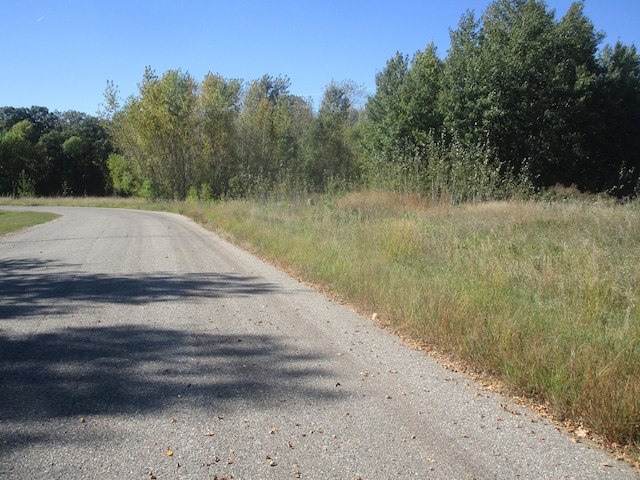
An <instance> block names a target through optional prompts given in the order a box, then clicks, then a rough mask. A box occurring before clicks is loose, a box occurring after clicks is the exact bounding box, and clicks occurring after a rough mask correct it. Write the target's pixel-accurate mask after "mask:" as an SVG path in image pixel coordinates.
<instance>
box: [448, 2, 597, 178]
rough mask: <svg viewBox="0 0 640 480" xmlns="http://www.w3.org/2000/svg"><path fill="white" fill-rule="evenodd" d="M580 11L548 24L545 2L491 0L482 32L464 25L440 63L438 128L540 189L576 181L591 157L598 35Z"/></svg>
mask: <svg viewBox="0 0 640 480" xmlns="http://www.w3.org/2000/svg"><path fill="white" fill-rule="evenodd" d="M583 8H584V5H583V3H582V2H577V3H574V4H572V6H571V7H570V8H569V10H568V12H567V14H566V15H565V16H564V17H563V18H562V19H561V20H560V21H557V20H555V12H554V11H550V10H549V9H548V8H547V5H546V3H545V2H543V1H538V0H496V1H494V2H492V3H491V4H490V5H489V7H488V8H487V10H486V12H485V13H484V14H483V16H482V19H481V22H479V21H477V20H475V18H474V16H473V14H472V13H467V14H466V15H465V16H463V18H462V20H461V22H460V25H459V27H458V29H457V30H454V31H452V32H451V44H452V46H451V50H450V53H449V57H447V60H446V68H445V89H446V93H445V94H444V95H443V111H444V112H445V114H446V117H445V123H446V125H447V127H448V128H449V131H450V132H452V133H453V134H454V135H455V136H456V137H457V138H459V139H462V140H463V141H464V142H465V143H466V144H467V145H469V146H471V145H478V144H484V145H488V146H490V147H491V148H492V149H493V151H494V152H496V156H497V158H496V161H497V163H498V164H499V165H500V167H501V168H503V169H505V170H506V171H513V172H515V173H516V174H518V173H522V172H526V173H528V174H529V175H530V176H531V178H533V179H534V180H535V182H536V183H537V184H538V185H539V186H546V185H552V184H554V183H556V182H562V183H569V182H579V181H580V180H581V179H584V178H585V177H584V172H583V168H582V165H581V162H583V161H584V159H585V158H588V157H589V155H591V152H588V151H585V145H586V141H585V139H586V138H587V137H588V136H589V135H590V134H592V132H593V129H594V125H593V116H592V114H591V113H592V111H593V104H592V102H591V100H592V93H593V91H594V86H595V84H596V81H597V75H598V70H597V64H596V62H595V53H596V49H597V45H598V43H599V42H600V41H601V39H602V37H601V34H599V33H597V32H596V31H595V29H594V26H593V24H592V23H591V22H590V20H589V19H588V18H587V17H586V16H585V15H584V12H583Z"/></svg>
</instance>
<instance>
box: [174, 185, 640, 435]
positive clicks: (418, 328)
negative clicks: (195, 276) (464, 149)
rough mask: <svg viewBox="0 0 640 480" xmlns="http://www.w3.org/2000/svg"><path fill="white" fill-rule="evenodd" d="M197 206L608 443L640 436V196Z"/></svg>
mask: <svg viewBox="0 0 640 480" xmlns="http://www.w3.org/2000/svg"><path fill="white" fill-rule="evenodd" d="M185 213H188V214H189V215H191V216H192V217H195V218H197V219H198V220H199V221H200V222H202V223H204V224H206V225H208V226H209V227H210V228H212V229H214V230H216V231H218V232H219V233H221V234H223V235H225V236H227V237H228V238H230V239H231V240H233V241H234V242H236V243H239V244H241V245H243V246H245V247H246V248H249V249H250V250H253V251H254V252H256V253H257V254H258V255H260V256H262V257H265V258H267V259H268V260H269V261H272V262H274V263H276V264H278V265H280V266H281V267H284V268H286V269H287V270H289V271H291V272H293V273H294V274H295V275H296V276H298V277H299V278H301V279H304V280H305V281H307V282H311V283H313V284H315V285H318V286H320V287H321V288H322V289H323V290H325V291H328V292H330V293H332V294H334V295H336V296H337V297H339V298H340V299H342V300H344V301H346V302H348V303H349V304H352V305H354V306H355V307H356V308H358V309H359V310H360V311H362V312H365V313H368V314H372V313H374V312H375V313H378V314H379V316H380V319H381V320H382V321H383V322H384V323H385V324H386V325H387V326H389V327H391V328H392V329H394V330H397V331H400V332H402V333H404V334H406V335H407V336H408V337H410V338H411V339H412V340H414V341H416V342H418V343H419V344H422V345H424V346H427V347H433V348H435V349H438V350H440V351H444V352H447V353H448V354H452V355H453V356H454V357H456V358H458V359H462V360H463V361H465V362H466V363H468V364H469V365H471V366H472V368H475V369H477V370H478V371H484V372H488V373H490V374H491V375H493V376H495V377H496V378H498V379H499V380H500V381H501V382H502V383H504V385H505V386H506V387H507V389H508V390H509V391H510V392H511V393H512V394H517V395H523V396H525V397H528V398H530V399H533V400H535V401H537V402H540V403H541V404H544V405H546V406H547V407H548V408H549V410H550V412H551V413H552V414H553V415H554V417H555V418H556V419H559V420H561V421H562V420H572V421H574V422H575V423H576V424H582V425H583V426H584V428H586V429H588V430H589V431H591V432H593V433H595V434H597V435H600V436H602V437H604V438H605V439H606V440H608V442H610V444H617V445H627V446H633V445H635V446H636V447H638V446H640V208H638V205H637V204H629V205H619V204H614V203H610V202H607V201H597V200H596V201H588V202H576V201H569V202H564V203H563V202H544V201H539V202H531V201H528V202H514V201H510V202H485V203H477V204H464V205H457V206H452V205H450V204H448V203H444V204H443V203H435V204H432V203H430V202H425V201H422V200H420V199H419V198H418V197H414V196H402V195H397V194H393V193H388V192H371V191H369V192H360V193H351V194H347V195H346V196H341V197H325V198H324V201H319V202H316V205H315V206H313V207H311V206H308V205H307V204H305V203H298V204H286V203H279V204H278V203H256V202H246V201H233V202H224V203H216V204H213V205H210V206H207V207H205V208H195V207H193V206H191V207H187V208H186V210H185Z"/></svg>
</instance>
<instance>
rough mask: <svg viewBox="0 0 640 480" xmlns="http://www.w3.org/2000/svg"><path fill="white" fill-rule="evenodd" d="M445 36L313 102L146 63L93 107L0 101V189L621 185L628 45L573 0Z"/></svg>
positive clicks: (631, 109)
mask: <svg viewBox="0 0 640 480" xmlns="http://www.w3.org/2000/svg"><path fill="white" fill-rule="evenodd" d="M450 39H451V44H450V48H449V50H448V52H447V54H446V56H445V57H444V58H442V57H441V56H440V54H439V52H438V51H437V49H436V47H435V46H434V45H433V44H430V45H428V46H427V47H426V48H425V49H424V50H423V51H419V52H416V53H415V54H413V55H412V56H411V57H410V56H408V55H406V54H403V53H400V52H398V53H397V54H396V55H394V56H393V57H392V58H390V59H389V60H388V61H387V63H386V65H385V66H384V68H383V69H382V70H381V71H379V72H378V73H377V75H376V78H375V81H376V91H375V93H374V94H373V95H371V96H370V97H368V98H365V96H364V93H363V88H362V87H360V86H358V85H356V84H354V83H353V82H351V81H341V82H336V81H332V82H331V83H330V84H329V85H328V86H326V87H325V90H324V94H323V96H322V100H321V101H320V105H318V106H317V107H316V106H314V105H313V103H312V101H311V100H310V99H307V98H302V97H300V96H296V95H293V94H291V93H290V81H289V79H288V78H287V77H284V76H278V77H273V76H270V75H264V76H263V77H261V78H259V79H256V80H252V81H249V82H245V81H243V80H241V79H229V78H224V77H223V76H221V75H219V74H212V73H209V74H207V75H206V76H205V77H204V79H202V80H201V81H199V80H197V79H195V78H193V77H192V76H191V75H190V74H189V73H188V72H183V71H181V70H170V71H167V72H164V73H163V74H162V75H158V74H157V73H156V72H155V71H154V70H153V69H152V68H150V67H148V68H147V69H146V70H145V72H144V74H143V77H142V81H141V82H140V84H139V85H138V91H137V93H136V94H135V95H132V96H131V97H129V98H127V99H125V100H122V99H121V98H119V95H118V89H117V87H116V86H115V85H114V84H113V83H109V84H108V86H107V89H106V91H105V104H104V111H103V112H102V115H101V117H100V119H96V118H94V117H89V116H86V115H82V114H77V113H73V112H67V113H65V114H57V113H54V114H51V113H49V112H48V111H46V109H42V108H41V107H34V108H32V109H7V108H5V109H2V110H0V168H1V169H2V170H1V173H2V180H1V183H0V193H1V194H5V195H6V194H10V195H12V194H18V193H20V192H21V191H25V190H29V189H32V190H34V189H35V191H36V193H39V194H59V193H65V192H66V193H74V194H83V193H87V194H99V193H107V192H108V193H111V192H115V193H118V194H122V195H138V196H144V197H148V198H158V197H162V198H177V199H185V198H187V199H195V198H201V199H209V198H221V197H224V198H229V197H231V198H233V197H244V196H256V195H267V194H269V195H273V194H274V193H275V194H282V195H292V194H295V193H300V192H327V191H329V192H330V191H335V190H336V189H348V188H356V187H370V188H385V189H392V190H396V191H402V192H414V193H420V194H428V195H436V196H444V195H447V196H449V197H450V198H451V199H452V200H453V201H465V200H469V199H489V198H502V197H508V196H513V195H528V194H531V193H532V192H537V191H541V190H544V189H545V188H547V187H550V186H553V185H556V184H562V185H565V186H570V185H575V186H576V187H577V188H579V189H580V190H583V191H590V192H606V193H609V194H612V195H615V196H618V197H634V196H636V195H637V193H638V189H639V187H640V185H639V179H640V118H638V117H639V116H640V57H639V56H638V53H637V50H636V47H635V46H634V45H630V46H628V45H624V44H622V43H620V42H617V43H616V44H615V45H613V46H611V45H604V46H601V44H602V42H603V40H604V34H602V33H600V32H598V31H597V30H596V29H595V26H594V24H593V23H592V22H591V20H590V19H589V18H588V17H587V16H586V15H585V14H584V3H583V2H576V3H574V4H572V5H571V7H570V8H569V10H568V11H567V13H566V14H565V15H564V16H562V17H561V18H556V14H555V11H553V10H551V9H549V8H548V6H547V5H546V3H545V2H544V1H541V0H495V1H493V2H492V3H490V4H489V5H488V7H487V8H486V10H485V11H483V12H482V13H481V14H480V15H479V16H477V15H476V14H475V13H474V12H471V11H468V12H466V13H465V14H463V15H462V17H461V20H460V22H459V24H458V26H457V28H455V29H451V30H450ZM40 117H42V118H40ZM53 117H55V118H53ZM67 117H69V118H67ZM53 132H55V133H53Z"/></svg>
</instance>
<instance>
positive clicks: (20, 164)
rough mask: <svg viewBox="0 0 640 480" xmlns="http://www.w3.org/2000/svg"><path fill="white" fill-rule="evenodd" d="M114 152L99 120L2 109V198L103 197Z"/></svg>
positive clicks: (41, 110)
mask: <svg viewBox="0 0 640 480" xmlns="http://www.w3.org/2000/svg"><path fill="white" fill-rule="evenodd" d="M112 151H113V147H112V145H111V141H110V140H109V137H108V135H107V132H106V130H105V128H104V127H103V125H102V123H101V121H100V119H98V118H97V117H92V116H90V115H86V114H84V113H80V112H75V111H68V112H62V113H61V112H50V111H49V110H48V109H47V108H45V107H31V108H13V107H3V108H0V195H10V196H34V195H42V196H52V195H104V194H105V193H107V191H108V188H107V185H108V171H107V168H106V161H107V158H108V156H109V154H110V153H111V152H112Z"/></svg>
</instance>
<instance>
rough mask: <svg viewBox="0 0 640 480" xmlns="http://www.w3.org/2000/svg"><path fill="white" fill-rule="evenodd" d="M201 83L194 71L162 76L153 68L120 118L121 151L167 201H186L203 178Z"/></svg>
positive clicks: (145, 75)
mask: <svg viewBox="0 0 640 480" xmlns="http://www.w3.org/2000/svg"><path fill="white" fill-rule="evenodd" d="M197 98H198V97H197V83H196V81H195V80H194V79H193V77H191V75H189V74H188V73H183V72H182V71H180V70H169V71H167V72H165V73H164V74H163V76H162V77H158V76H157V75H156V74H155V72H154V71H153V70H152V69H151V68H149V67H148V68H147V69H146V70H145V73H144V75H143V79H142V82H141V83H140V85H139V95H138V96H137V97H132V98H130V99H129V100H128V101H127V103H126V105H125V106H124V108H123V112H122V114H121V115H120V116H119V117H118V118H117V119H116V120H115V121H116V123H117V127H116V128H117V131H118V132H119V133H118V135H119V136H120V138H119V140H118V147H119V148H120V149H121V150H122V151H123V153H124V155H125V156H126V157H127V158H128V159H129V160H130V161H132V162H134V164H135V165H134V168H132V169H131V170H132V171H133V172H135V174H136V175H137V176H139V177H140V178H141V179H142V180H146V181H147V182H150V183H151V184H152V185H153V187H154V189H155V191H156V193H157V194H158V195H160V196H162V197H169V198H171V197H175V198H180V199H184V198H186V194H187V191H188V189H189V187H191V186H193V185H197V184H198V183H199V181H200V180H201V178H200V177H199V176H198V175H199V173H200V170H199V169H198V168H197V164H198V155H199V149H198V147H199V142H198V138H197V135H198V132H197V128H196V127H197V122H196V108H195V107H196V104H197Z"/></svg>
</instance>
